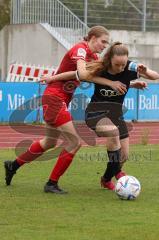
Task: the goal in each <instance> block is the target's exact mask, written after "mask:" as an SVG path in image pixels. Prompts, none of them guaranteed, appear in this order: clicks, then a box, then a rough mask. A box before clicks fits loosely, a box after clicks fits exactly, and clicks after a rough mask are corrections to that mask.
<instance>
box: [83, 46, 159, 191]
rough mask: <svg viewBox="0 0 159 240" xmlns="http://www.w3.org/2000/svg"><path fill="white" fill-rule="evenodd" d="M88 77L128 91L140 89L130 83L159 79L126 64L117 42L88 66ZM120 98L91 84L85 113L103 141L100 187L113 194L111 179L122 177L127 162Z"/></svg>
mask: <svg viewBox="0 0 159 240" xmlns="http://www.w3.org/2000/svg"><path fill="white" fill-rule="evenodd" d="M88 69H89V70H90V72H91V75H92V76H94V75H97V76H100V77H104V78H107V79H110V80H112V81H117V80H118V81H120V82H122V83H123V84H125V86H126V89H127V91H128V89H129V88H130V87H135V88H141V89H144V88H145V87H146V86H147V85H146V83H145V82H134V83H133V82H131V81H132V80H135V79H137V78H139V77H143V78H146V79H150V80H156V79H159V74H158V73H157V72H155V71H152V70H150V69H149V68H147V67H146V66H144V65H143V64H136V63H134V62H132V61H129V60H128V49H127V47H126V46H125V45H123V44H122V43H120V42H116V43H114V44H112V46H111V47H110V48H109V49H108V51H107V52H106V54H105V56H104V57H103V59H102V60H101V61H95V62H93V63H89V64H88ZM130 82H131V83H130ZM125 96H126V93H124V94H123V95H121V94H119V93H118V92H116V91H114V90H113V89H112V88H110V87H109V86H104V85H99V84H95V90H94V94H93V96H92V98H91V102H90V103H89V104H88V106H87V109H86V124H87V125H88V127H89V128H91V129H93V130H94V131H95V132H96V134H97V135H98V136H99V137H107V142H106V146H107V153H108V159H109V161H108V164H107V167H106V170H105V172H104V175H103V176H102V177H101V186H102V187H104V188H107V189H109V190H114V188H115V185H114V183H113V182H112V181H111V179H112V177H114V176H115V177H116V179H119V178H120V177H122V176H124V175H126V173H124V172H123V171H122V165H123V163H124V162H125V161H126V160H127V159H128V153H129V134H128V127H127V125H126V123H125V121H124V118H123V101H124V98H125Z"/></svg>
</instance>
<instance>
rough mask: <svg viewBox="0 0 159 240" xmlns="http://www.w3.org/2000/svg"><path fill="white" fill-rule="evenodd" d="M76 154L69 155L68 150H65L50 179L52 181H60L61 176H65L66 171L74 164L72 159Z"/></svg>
mask: <svg viewBox="0 0 159 240" xmlns="http://www.w3.org/2000/svg"><path fill="white" fill-rule="evenodd" d="M74 155H75V154H73V153H69V152H67V151H66V150H63V151H62V152H61V154H60V156H59V157H58V160H57V162H56V165H55V167H54V168H53V170H52V172H51V175H50V178H49V179H51V180H52V181H58V180H59V178H60V176H62V175H63V174H64V172H65V171H66V169H67V168H68V167H69V165H70V164H71V162H72V159H73V157H74Z"/></svg>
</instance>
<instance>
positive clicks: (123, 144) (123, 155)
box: [115, 137, 129, 180]
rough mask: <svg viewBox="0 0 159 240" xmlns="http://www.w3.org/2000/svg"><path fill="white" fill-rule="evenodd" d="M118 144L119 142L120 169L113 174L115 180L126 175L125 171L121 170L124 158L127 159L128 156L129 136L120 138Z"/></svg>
mask: <svg viewBox="0 0 159 240" xmlns="http://www.w3.org/2000/svg"><path fill="white" fill-rule="evenodd" d="M120 144H121V160H120V170H119V172H118V173H116V175H115V177H116V179H117V180H118V179H119V178H121V177H123V176H125V175H126V173H125V172H124V171H122V167H123V165H124V163H125V162H126V160H128V157H129V137H126V138H124V139H121V140H120Z"/></svg>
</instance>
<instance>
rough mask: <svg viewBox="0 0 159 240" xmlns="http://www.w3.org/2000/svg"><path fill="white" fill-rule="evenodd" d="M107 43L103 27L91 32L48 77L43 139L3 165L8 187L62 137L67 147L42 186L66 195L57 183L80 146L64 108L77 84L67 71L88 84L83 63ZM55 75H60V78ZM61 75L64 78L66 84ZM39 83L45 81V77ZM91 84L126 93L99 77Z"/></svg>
mask: <svg viewBox="0 0 159 240" xmlns="http://www.w3.org/2000/svg"><path fill="white" fill-rule="evenodd" d="M108 43H109V33H108V31H107V30H106V29H105V28H104V27H102V26H95V27H92V28H91V29H90V31H89V32H88V36H87V38H86V39H85V40H84V41H82V42H80V43H78V44H76V45H75V46H74V47H72V48H71V49H70V50H69V51H68V52H67V53H66V54H65V56H64V58H63V60H62V62H61V64H60V66H59V68H58V71H57V73H56V74H57V75H55V76H53V77H50V84H48V85H47V87H46V89H45V91H44V94H43V97H42V105H43V115H44V120H45V122H46V136H45V137H44V138H43V139H41V140H40V141H36V142H34V143H32V144H31V146H30V147H29V148H28V149H27V151H26V152H24V153H23V154H21V155H20V156H18V157H17V158H16V160H15V161H5V163H4V167H5V173H6V177H5V180H6V184H7V185H10V184H11V180H12V178H13V176H14V174H15V173H16V171H17V169H19V168H20V167H21V166H22V165H24V164H25V163H30V162H31V161H33V160H35V159H36V158H38V157H39V156H41V155H42V154H43V153H44V152H45V151H46V150H48V149H50V148H53V147H55V146H56V143H57V140H58V138H59V136H60V135H62V136H63V138H64V139H65V140H66V141H67V145H66V146H64V149H63V150H62V152H61V153H60V155H59V157H58V160H57V162H56V164H55V166H54V168H53V170H52V172H51V174H50V177H49V180H48V182H47V183H46V185H45V186H44V191H45V192H52V193H59V194H62V193H65V191H64V190H62V189H60V188H59V186H58V180H59V178H60V177H61V176H62V175H63V174H64V172H65V171H66V169H67V168H68V167H69V165H70V163H71V162H72V159H73V157H74V156H75V153H76V152H77V150H78V149H79V148H80V145H81V143H80V139H79V136H78V134H77V132H76V130H75V128H74V125H73V122H72V117H71V114H70V112H69V111H68V108H67V107H68V104H69V103H70V101H71V99H72V96H73V93H74V90H75V89H76V87H77V86H78V85H79V84H80V82H79V81H78V80H77V79H74V80H70V79H72V78H71V77H70V73H71V72H70V71H72V76H74V71H75V70H78V73H79V75H80V79H85V80H87V81H90V80H89V77H88V76H89V74H88V73H87V70H86V62H89V61H92V60H97V58H98V57H97V54H96V53H101V52H102V51H103V49H104V48H105V47H106V46H107V45H108ZM58 74H61V76H60V75H58ZM62 74H65V80H64V78H63V77H62V76H63V75H62ZM66 79H67V80H66ZM42 80H45V77H44V78H42ZM48 81H49V78H47V83H48ZM91 82H95V83H99V84H104V85H108V86H111V87H112V88H113V89H114V90H117V91H119V92H121V93H124V92H125V91H126V88H125V85H124V84H122V83H120V82H118V81H116V82H112V81H109V80H107V79H105V78H102V77H95V78H93V79H91Z"/></svg>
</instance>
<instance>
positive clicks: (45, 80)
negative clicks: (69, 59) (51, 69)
mask: <svg viewBox="0 0 159 240" xmlns="http://www.w3.org/2000/svg"><path fill="white" fill-rule="evenodd" d="M70 79H76V71H69V72H64V73H59V74H57V75H53V76H49V75H42V76H41V78H40V80H39V82H40V83H42V84H50V83H53V82H55V81H67V80H70Z"/></svg>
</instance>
